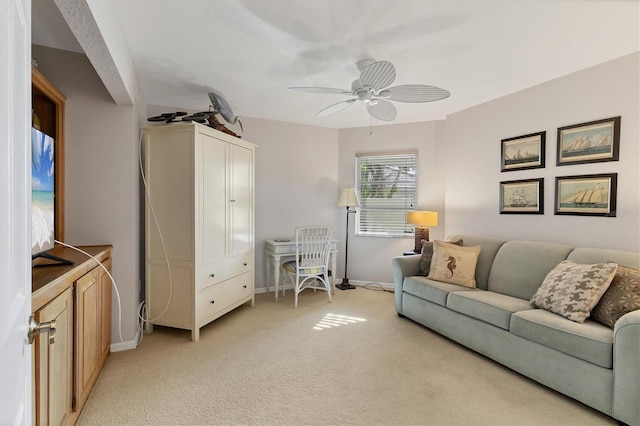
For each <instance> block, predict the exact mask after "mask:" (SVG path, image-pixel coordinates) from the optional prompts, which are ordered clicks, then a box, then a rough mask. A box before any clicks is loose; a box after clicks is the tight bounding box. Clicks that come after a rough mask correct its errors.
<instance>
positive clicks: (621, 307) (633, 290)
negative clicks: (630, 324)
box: [591, 266, 640, 328]
mask: <svg viewBox="0 0 640 426" xmlns="http://www.w3.org/2000/svg"><path fill="white" fill-rule="evenodd" d="M636 309H640V270H638V269H634V268H627V267H626V266H618V271H617V272H616V276H615V277H613V281H611V285H610V286H609V288H608V289H607V291H606V292H605V293H604V294H603V295H602V297H601V298H600V301H599V302H598V304H597V305H596V307H595V308H593V310H592V311H591V318H593V319H594V320H596V321H598V322H600V323H602V324H604V325H608V326H609V327H611V328H613V327H614V325H615V324H616V321H618V319H620V317H621V316H623V315H624V314H626V313H629V312H631V311H635V310H636Z"/></svg>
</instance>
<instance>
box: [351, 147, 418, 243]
mask: <svg viewBox="0 0 640 426" xmlns="http://www.w3.org/2000/svg"><path fill="white" fill-rule="evenodd" d="M417 160H418V154H417V153H415V152H408V153H393V154H356V191H357V192H358V195H359V196H360V209H359V211H358V214H357V215H356V235H376V236H384V237H396V236H407V235H412V233H413V229H412V227H411V226H409V225H407V211H408V210H415V206H416V179H417V176H416V175H417V173H416V165H417Z"/></svg>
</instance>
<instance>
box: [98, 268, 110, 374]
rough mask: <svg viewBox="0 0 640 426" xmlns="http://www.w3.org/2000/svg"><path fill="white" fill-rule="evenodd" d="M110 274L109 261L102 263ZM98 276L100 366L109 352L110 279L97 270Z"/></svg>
mask: <svg viewBox="0 0 640 426" xmlns="http://www.w3.org/2000/svg"><path fill="white" fill-rule="evenodd" d="M102 264H103V265H104V267H105V268H107V270H108V271H109V272H111V259H107V260H106V261H104V262H103V263H102ZM98 271H99V275H100V305H99V310H100V365H101V366H102V365H103V364H104V362H105V361H106V360H107V357H108V356H109V352H110V350H111V291H112V287H111V278H110V277H109V275H108V274H107V272H106V271H105V270H104V269H102V268H99V270H98Z"/></svg>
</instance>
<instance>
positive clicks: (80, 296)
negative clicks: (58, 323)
mask: <svg viewBox="0 0 640 426" xmlns="http://www.w3.org/2000/svg"><path fill="white" fill-rule="evenodd" d="M99 278H100V276H99V270H98V268H96V269H93V270H92V271H91V272H89V273H87V274H86V275H84V276H83V277H81V278H80V279H78V281H76V283H75V286H76V310H75V314H76V345H75V346H76V348H75V355H76V363H75V379H76V380H75V383H76V386H75V396H76V403H77V404H78V406H79V407H82V406H83V405H84V402H85V401H86V399H87V397H88V396H89V392H90V391H91V387H92V386H93V383H94V382H95V375H96V374H97V369H98V366H99V359H100V349H99V342H100V340H99V339H100V279H99Z"/></svg>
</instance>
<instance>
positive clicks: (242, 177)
mask: <svg viewBox="0 0 640 426" xmlns="http://www.w3.org/2000/svg"><path fill="white" fill-rule="evenodd" d="M229 164H230V168H231V172H230V173H231V195H230V196H231V199H232V200H233V202H231V203H230V206H231V212H230V214H229V216H230V218H231V254H230V255H231V256H239V255H242V254H245V253H247V252H248V251H249V250H251V247H252V246H253V151H251V150H250V149H247V148H243V147H241V146H237V145H231V151H230V160H229Z"/></svg>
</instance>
